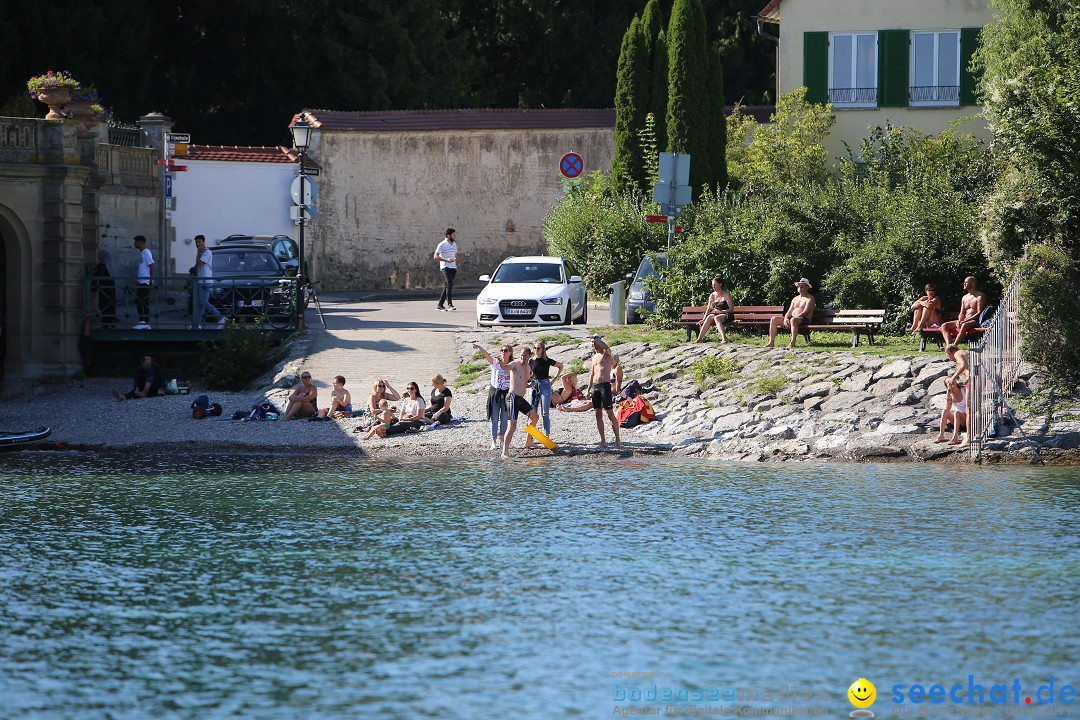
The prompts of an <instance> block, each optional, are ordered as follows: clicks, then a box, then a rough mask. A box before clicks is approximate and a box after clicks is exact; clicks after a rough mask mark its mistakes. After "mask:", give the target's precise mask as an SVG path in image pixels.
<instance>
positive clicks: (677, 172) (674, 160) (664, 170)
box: [657, 153, 690, 185]
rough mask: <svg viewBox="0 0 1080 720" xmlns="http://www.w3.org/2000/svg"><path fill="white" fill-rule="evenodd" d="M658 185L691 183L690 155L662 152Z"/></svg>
mask: <svg viewBox="0 0 1080 720" xmlns="http://www.w3.org/2000/svg"><path fill="white" fill-rule="evenodd" d="M658 175H659V177H658V182H657V185H667V184H671V183H672V182H674V183H675V184H676V185H689V184H690V156H689V155H687V154H686V153H660V168H659V173H658Z"/></svg>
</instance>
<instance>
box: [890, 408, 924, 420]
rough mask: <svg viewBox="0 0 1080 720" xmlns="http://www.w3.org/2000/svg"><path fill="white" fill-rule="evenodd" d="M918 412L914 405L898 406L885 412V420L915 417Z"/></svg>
mask: <svg viewBox="0 0 1080 720" xmlns="http://www.w3.org/2000/svg"><path fill="white" fill-rule="evenodd" d="M916 414H917V413H916V411H915V408H913V407H896V408H893V409H892V410H889V411H888V412H887V413H885V417H884V420H885V422H890V423H894V422H899V421H901V420H908V419H910V418H913V417H915V415H916Z"/></svg>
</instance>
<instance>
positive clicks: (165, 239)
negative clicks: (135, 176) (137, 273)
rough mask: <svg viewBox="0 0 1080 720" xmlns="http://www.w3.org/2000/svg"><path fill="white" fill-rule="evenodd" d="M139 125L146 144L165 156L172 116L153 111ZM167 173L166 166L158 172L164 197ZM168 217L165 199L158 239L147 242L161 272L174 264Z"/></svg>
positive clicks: (160, 156) (140, 119)
mask: <svg viewBox="0 0 1080 720" xmlns="http://www.w3.org/2000/svg"><path fill="white" fill-rule="evenodd" d="M139 127H141V128H142V133H143V139H144V141H145V142H146V146H147V147H152V148H154V149H155V150H157V154H158V157H159V158H164V157H165V134H166V133H169V132H172V129H173V121H172V118H171V117H169V116H168V115H162V114H161V113H157V112H152V113H149V114H147V115H143V116H142V117H140V118H139ZM165 173H166V171H165V168H164V167H163V168H161V170H160V172H158V183H159V184H158V187H159V188H161V193H160V194H159V195H158V197H163V196H164V194H165ZM167 217H168V215H167V212H166V209H165V202H164V199H163V200H162V202H161V203H160V210H159V217H158V236H157V238H156V239H155V238H148V243H147V244H148V245H149V246H150V251H151V252H152V253H153V254H154V260H155V264H156V265H157V266H158V267H159V268H160V271H159V272H166V268H170V267H172V265H173V264H172V262H171V258H170V257H169V248H170V247H171V245H172V243H171V242H170V238H169V223H168V222H167Z"/></svg>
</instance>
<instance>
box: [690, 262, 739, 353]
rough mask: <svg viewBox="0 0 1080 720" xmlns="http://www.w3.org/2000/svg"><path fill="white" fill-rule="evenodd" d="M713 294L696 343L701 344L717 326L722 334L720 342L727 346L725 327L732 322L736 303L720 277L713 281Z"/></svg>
mask: <svg viewBox="0 0 1080 720" xmlns="http://www.w3.org/2000/svg"><path fill="white" fill-rule="evenodd" d="M712 289H713V291H712V294H711V295H709V304H708V305H707V306H706V307H705V317H703V318H701V332H700V333H698V337H697V340H696V341H695V342H701V341H702V340H704V339H705V336H706V335H707V334H708V333H709V328H711V327H713V326H714V325H715V326H716V329H717V331H718V332H719V333H720V342H721V343H724V344H727V341H728V340H727V333H725V332H724V325H726V324H727V323H729V322H731V319H732V313H731V309H732V308H734V307H735V301H734V300H732V299H731V293H729V292H728V291H727V289H726V288H725V287H724V281H723V280H721V279H720V276H719V275H717V276H714V277H713V279H712Z"/></svg>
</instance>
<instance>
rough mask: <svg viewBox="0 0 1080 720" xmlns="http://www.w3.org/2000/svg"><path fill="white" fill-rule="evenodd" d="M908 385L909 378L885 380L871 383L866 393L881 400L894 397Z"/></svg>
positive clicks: (909, 382)
mask: <svg viewBox="0 0 1080 720" xmlns="http://www.w3.org/2000/svg"><path fill="white" fill-rule="evenodd" d="M910 384H911V379H910V378H906V377H897V378H887V379H885V380H878V381H877V382H875V383H871V385H870V387H868V388H867V392H870V393H873V395H874V397H879V398H883V397H887V396H889V395H895V394H896V393H898V392H900V391H901V390H903V389H904V388H906V387H907V386H908V385H910Z"/></svg>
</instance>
